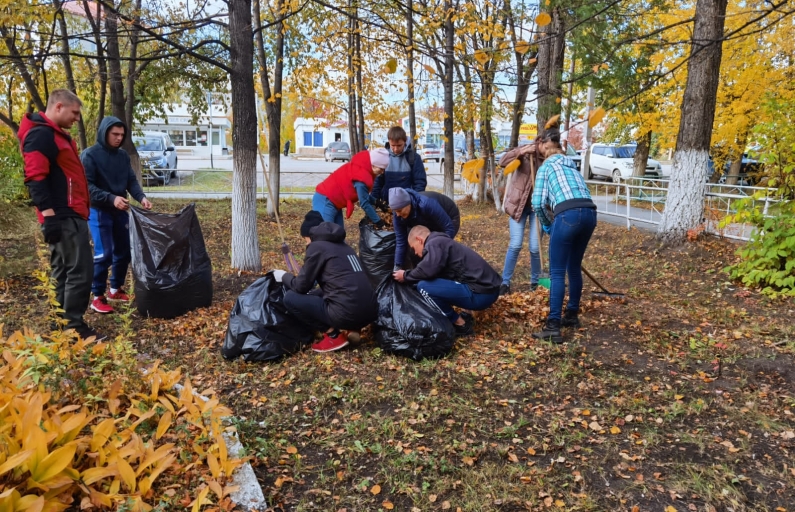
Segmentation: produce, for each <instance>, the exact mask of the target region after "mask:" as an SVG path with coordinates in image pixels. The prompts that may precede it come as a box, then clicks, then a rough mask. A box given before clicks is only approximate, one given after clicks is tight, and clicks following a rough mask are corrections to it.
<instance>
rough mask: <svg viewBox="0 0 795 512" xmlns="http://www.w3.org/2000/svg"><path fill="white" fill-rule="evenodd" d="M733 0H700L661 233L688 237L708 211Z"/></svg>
mask: <svg viewBox="0 0 795 512" xmlns="http://www.w3.org/2000/svg"><path fill="white" fill-rule="evenodd" d="M726 3H727V0H697V2H696V17H695V26H694V28H693V37H692V40H691V46H690V59H689V61H688V63H687V82H686V83H685V93H684V98H683V99H682V116H681V119H680V122H679V134H678V135H677V138H676V152H675V153H674V159H673V165H672V169H671V182H670V183H669V185H668V196H667V198H666V201H665V211H664V212H663V216H662V219H661V221H660V225H659V228H658V231H657V237H658V238H659V239H660V240H662V241H663V242H665V243H668V244H679V243H683V242H684V241H685V240H686V239H687V232H688V231H689V230H691V229H694V228H697V227H698V226H699V225H700V224H701V222H702V219H703V213H704V191H705V186H704V180H705V177H706V174H707V162H708V160H709V147H710V140H711V136H712V123H713V121H714V118H715V101H716V95H717V91H718V80H719V75H720V61H721V53H722V45H723V39H722V38H723V25H724V21H725V16H726Z"/></svg>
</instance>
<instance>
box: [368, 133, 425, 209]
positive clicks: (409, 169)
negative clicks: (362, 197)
mask: <svg viewBox="0 0 795 512" xmlns="http://www.w3.org/2000/svg"><path fill="white" fill-rule="evenodd" d="M386 136H387V139H389V146H388V147H387V149H388V150H389V166H388V167H387V168H386V172H385V173H384V174H382V175H381V176H379V177H377V178H376V179H375V183H373V191H372V192H371V193H370V198H371V201H372V202H373V204H376V205H384V204H386V202H387V201H388V200H389V190H390V189H392V188H394V187H400V188H410V189H411V190H414V191H415V192H422V191H424V190H425V186H426V185H427V184H428V177H427V176H426V175H425V164H423V163H422V158H420V157H419V155H417V152H416V151H415V150H414V148H413V147H412V146H411V142H409V140H408V137H407V136H406V131H405V130H404V129H403V128H401V127H400V126H393V127H392V128H390V129H389V131H388V132H387V135H386Z"/></svg>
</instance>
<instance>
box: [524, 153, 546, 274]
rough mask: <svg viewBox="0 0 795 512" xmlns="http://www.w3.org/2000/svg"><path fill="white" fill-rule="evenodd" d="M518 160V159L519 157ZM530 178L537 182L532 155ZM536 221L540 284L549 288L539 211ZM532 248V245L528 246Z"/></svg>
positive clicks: (535, 216)
mask: <svg viewBox="0 0 795 512" xmlns="http://www.w3.org/2000/svg"><path fill="white" fill-rule="evenodd" d="M517 160H518V159H517ZM530 179H531V180H532V181H533V185H535V182H536V166H535V158H533V156H532V155H530ZM533 217H534V218H535V221H536V233H537V235H538V258H539V259H540V260H541V274H539V276H538V286H540V287H541V288H546V289H547V290H549V288H550V286H552V284H551V282H550V280H549V272H545V271H544V250H543V249H542V248H541V241H542V240H543V239H544V232H543V231H541V222H540V221H539V220H538V213H536V214H535V215H533ZM527 250H528V251H529V250H530V247H528V248H527Z"/></svg>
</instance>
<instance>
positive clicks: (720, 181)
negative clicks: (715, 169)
mask: <svg viewBox="0 0 795 512" xmlns="http://www.w3.org/2000/svg"><path fill="white" fill-rule="evenodd" d="M718 184H720V185H725V184H726V175H725V174H724V175H723V176H721V177H720V178H718Z"/></svg>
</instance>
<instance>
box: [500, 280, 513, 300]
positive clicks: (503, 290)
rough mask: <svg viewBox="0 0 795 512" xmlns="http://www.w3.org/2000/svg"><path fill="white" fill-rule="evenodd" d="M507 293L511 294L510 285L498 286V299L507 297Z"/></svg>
mask: <svg viewBox="0 0 795 512" xmlns="http://www.w3.org/2000/svg"><path fill="white" fill-rule="evenodd" d="M509 293H511V285H509V284H504V283H503V284H501V285H500V297H502V296H503V295H508V294H509Z"/></svg>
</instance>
